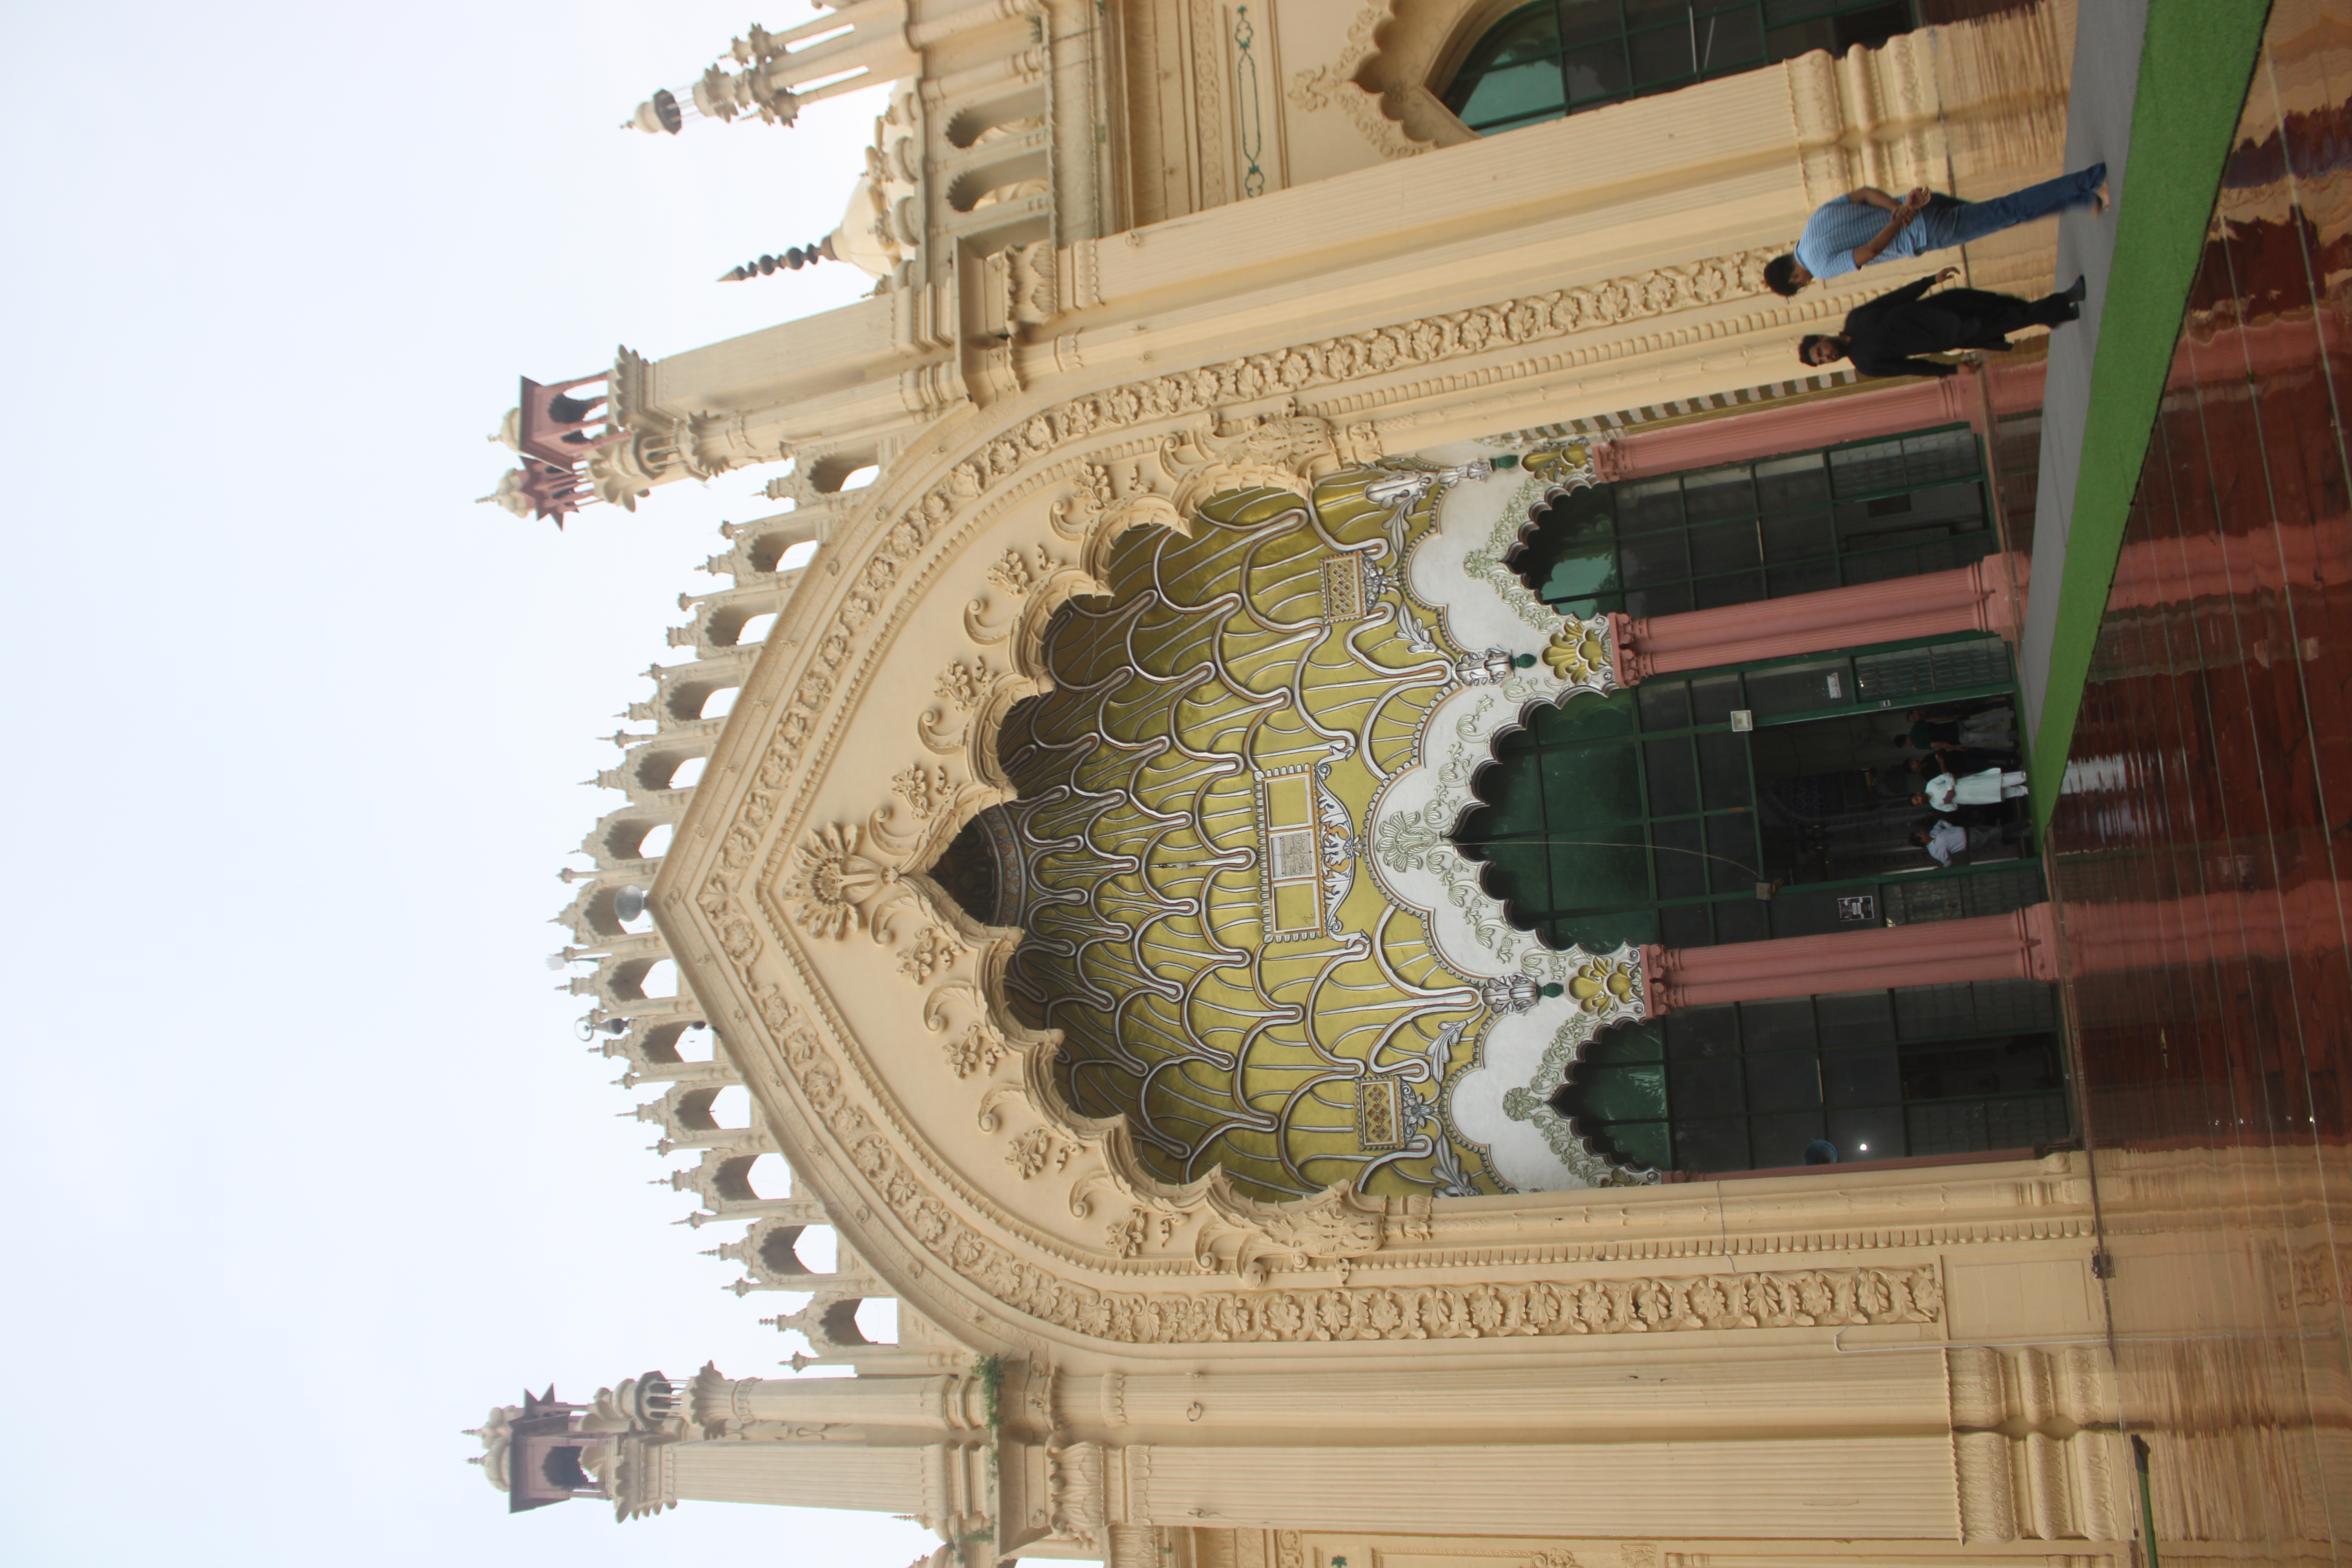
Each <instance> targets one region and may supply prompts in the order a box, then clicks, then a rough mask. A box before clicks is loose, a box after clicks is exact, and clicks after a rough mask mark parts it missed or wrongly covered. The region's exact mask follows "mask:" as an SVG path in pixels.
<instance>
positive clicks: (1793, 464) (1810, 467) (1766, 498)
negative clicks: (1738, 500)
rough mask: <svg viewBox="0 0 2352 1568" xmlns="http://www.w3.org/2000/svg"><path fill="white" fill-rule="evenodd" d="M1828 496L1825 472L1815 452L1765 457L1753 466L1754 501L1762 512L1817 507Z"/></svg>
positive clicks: (1827, 473)
mask: <svg viewBox="0 0 2352 1568" xmlns="http://www.w3.org/2000/svg"><path fill="white" fill-rule="evenodd" d="M1829 499H1830V479H1829V471H1828V470H1827V469H1826V468H1823V467H1822V455H1821V454H1820V453H1819V452H1801V453H1798V454H1797V455H1795V456H1794V457H1788V458H1766V459H1765V460H1764V461H1762V462H1760V463H1759V464H1757V465H1756V500H1757V503H1758V504H1759V505H1760V506H1761V507H1762V508H1763V509H1764V510H1766V511H1783V510H1790V509H1793V508H1797V507H1818V506H1821V505H1822V504H1823V503H1824V502H1826V501H1827V500H1829Z"/></svg>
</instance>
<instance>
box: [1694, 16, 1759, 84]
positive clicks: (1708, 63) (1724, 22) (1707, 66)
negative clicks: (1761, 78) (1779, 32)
mask: <svg viewBox="0 0 2352 1568" xmlns="http://www.w3.org/2000/svg"><path fill="white" fill-rule="evenodd" d="M1763 59H1764V28H1763V26H1761V24H1759V22H1758V20H1757V17H1756V11H1755V8H1754V7H1753V6H1750V5H1733V6H1728V7H1727V8H1725V9H1723V10H1721V11H1717V13H1716V14H1715V15H1714V16H1700V17H1699V18H1698V68H1699V72H1700V74H1701V75H1703V76H1718V75H1721V74H1722V73H1723V72H1725V71H1731V70H1738V69H1739V68H1741V67H1742V66H1755V65H1760V64H1762V63H1763Z"/></svg>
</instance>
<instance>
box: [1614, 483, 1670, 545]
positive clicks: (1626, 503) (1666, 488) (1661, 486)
mask: <svg viewBox="0 0 2352 1568" xmlns="http://www.w3.org/2000/svg"><path fill="white" fill-rule="evenodd" d="M1682 522H1683V482H1682V480H1680V479H1676V478H1675V477H1673V476H1672V475H1669V476H1667V477H1666V478H1664V479H1636V480H1634V481H1633V483H1631V484H1622V485H1619V486H1618V487H1617V531H1618V532H1620V533H1652V532H1655V531H1657V530H1659V529H1662V528H1680V527H1681V526H1682Z"/></svg>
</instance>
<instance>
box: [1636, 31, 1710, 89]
mask: <svg viewBox="0 0 2352 1568" xmlns="http://www.w3.org/2000/svg"><path fill="white" fill-rule="evenodd" d="M1686 16H1687V13H1684V14H1682V15H1677V16H1675V19H1674V20H1673V21H1672V22H1671V23H1669V24H1667V25H1666V26H1663V27H1657V28H1654V29H1652V30H1651V31H1649V32H1646V33H1635V34H1633V36H1632V37H1629V38H1627V39H1626V40H1625V42H1626V46H1627V47H1628V48H1629V49H1630V50H1631V52H1632V54H1633V80H1634V83H1635V84H1636V85H1637V86H1640V87H1657V86H1661V85H1663V84H1664V83H1667V82H1672V81H1678V80H1681V79H1684V78H1686V77H1691V76H1696V74H1697V73H1698V45H1697V41H1696V34H1695V33H1693V32H1692V31H1691V29H1690V28H1689V26H1687V25H1686V21H1685V18H1686Z"/></svg>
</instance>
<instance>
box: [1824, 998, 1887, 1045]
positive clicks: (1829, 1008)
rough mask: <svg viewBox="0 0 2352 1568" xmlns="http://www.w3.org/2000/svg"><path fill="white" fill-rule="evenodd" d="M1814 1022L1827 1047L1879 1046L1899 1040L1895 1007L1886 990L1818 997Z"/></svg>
mask: <svg viewBox="0 0 2352 1568" xmlns="http://www.w3.org/2000/svg"><path fill="white" fill-rule="evenodd" d="M1813 1022H1814V1024H1815V1026H1817V1027H1818V1028H1819V1029H1820V1030H1821V1034H1822V1044H1823V1045H1824V1046H1864V1045H1877V1044H1880V1043H1881V1042H1886V1041H1892V1040H1893V1039H1894V1038H1895V1004H1894V1003H1893V1002H1892V1001H1891V1000H1890V999H1889V998H1888V995H1887V994H1886V993H1885V992H1884V991H1847V992H1842V993H1840V994H1837V995H1834V996H1816V997H1814V998H1813Z"/></svg>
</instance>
